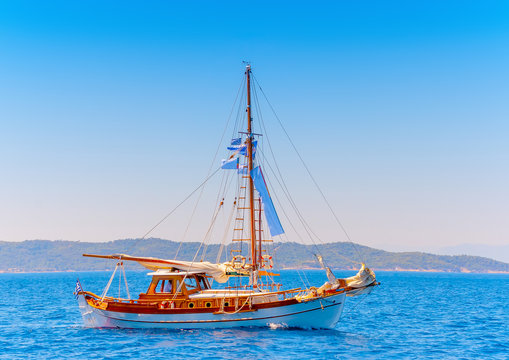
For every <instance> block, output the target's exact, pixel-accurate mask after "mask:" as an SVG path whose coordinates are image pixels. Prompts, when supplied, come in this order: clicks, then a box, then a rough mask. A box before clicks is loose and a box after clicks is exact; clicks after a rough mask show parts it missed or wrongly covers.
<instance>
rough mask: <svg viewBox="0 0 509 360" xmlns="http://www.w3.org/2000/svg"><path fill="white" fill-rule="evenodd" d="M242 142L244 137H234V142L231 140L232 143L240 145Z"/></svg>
mask: <svg viewBox="0 0 509 360" xmlns="http://www.w3.org/2000/svg"><path fill="white" fill-rule="evenodd" d="M241 143H242V138H235V139H232V142H231V144H232V145H240V144H241Z"/></svg>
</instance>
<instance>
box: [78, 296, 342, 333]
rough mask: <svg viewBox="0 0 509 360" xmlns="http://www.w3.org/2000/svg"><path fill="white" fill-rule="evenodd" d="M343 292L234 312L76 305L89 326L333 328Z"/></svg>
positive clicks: (338, 314) (339, 310) (80, 300)
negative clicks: (144, 310) (143, 311)
mask: <svg viewBox="0 0 509 360" xmlns="http://www.w3.org/2000/svg"><path fill="white" fill-rule="evenodd" d="M344 303H345V293H344V292H342V293H339V294H337V295H333V296H328V297H327V298H317V299H313V300H309V301H305V302H300V303H296V304H291V305H285V306H279V307H272V308H263V309H258V310H256V311H244V312H238V313H235V314H226V313H222V314H213V313H210V312H208V313H188V314H139V313H126V312H116V311H108V310H102V309H98V308H94V307H92V306H90V305H89V304H88V303H87V301H86V300H85V298H84V296H83V295H80V296H79V307H80V311H81V314H82V316H83V321H84V323H85V326H87V327H93V328H164V329H212V328H214V329H217V328H233V327H255V326H258V327H266V326H269V327H274V326H275V327H279V326H281V327H299V328H314V329H320V328H325V329H330V328H333V327H334V326H335V325H336V324H337V322H338V321H339V318H340V317H341V313H342V311H343V306H344Z"/></svg>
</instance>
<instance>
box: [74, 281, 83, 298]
mask: <svg viewBox="0 0 509 360" xmlns="http://www.w3.org/2000/svg"><path fill="white" fill-rule="evenodd" d="M82 291H83V289H82V288H81V284H80V279H78V280H76V287H75V288H74V292H73V294H74V297H75V298H76V299H77V298H78V294H79V293H80V292H82Z"/></svg>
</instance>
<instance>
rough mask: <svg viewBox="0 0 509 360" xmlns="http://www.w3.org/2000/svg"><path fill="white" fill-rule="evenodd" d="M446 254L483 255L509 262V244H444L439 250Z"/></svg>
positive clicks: (440, 252)
mask: <svg viewBox="0 0 509 360" xmlns="http://www.w3.org/2000/svg"><path fill="white" fill-rule="evenodd" d="M437 252H438V253H439V254H444V255H456V254H464V255H472V254H475V255H477V256H483V257H487V258H490V259H495V260H498V261H502V262H506V263H509V244H507V245H485V244H459V245H455V246H444V247H442V248H440V249H438V250H437Z"/></svg>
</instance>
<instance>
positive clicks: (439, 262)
mask: <svg viewBox="0 0 509 360" xmlns="http://www.w3.org/2000/svg"><path fill="white" fill-rule="evenodd" d="M199 246H200V244H199V243H183V244H182V246H181V248H180V249H179V256H178V258H179V259H182V260H192V258H193V256H194V254H195V252H196V250H197V249H198V248H199ZM219 247H220V246H219V245H218V244H211V245H209V246H208V247H206V248H203V247H202V248H201V250H200V256H199V257H198V259H200V258H201V257H202V254H203V255H204V259H205V260H207V261H213V262H215V261H216V257H217V253H218V251H219ZM273 247H274V249H273V253H274V254H275V255H276V256H275V258H276V259H277V262H276V263H275V266H276V267H278V268H318V264H317V262H316V260H315V259H314V256H313V254H314V253H316V252H320V253H321V254H322V255H324V258H325V260H326V261H327V264H328V265H329V266H331V267H333V268H336V269H357V268H358V264H356V263H353V262H351V261H350V260H348V259H355V260H360V261H364V262H365V263H366V264H367V265H368V266H369V267H371V268H373V269H375V270H411V271H446V272H509V264H507V263H503V262H500V261H496V260H492V259H488V258H484V257H479V256H467V255H460V256H448V255H433V254H427V253H420V252H400V253H396V252H388V251H383V250H378V249H373V248H370V247H367V246H362V245H356V244H353V243H348V242H340V243H328V244H323V245H318V246H317V247H315V246H312V245H302V244H297V243H274V244H273ZM178 248H179V243H177V242H173V241H170V240H163V239H154V238H152V239H144V240H140V239H125V240H116V241H110V242H106V243H87V242H79V241H49V240H27V241H23V242H4V241H2V242H0V271H1V272H20V271H22V272H30V271H34V272H35V271H70V270H76V271H78V270H79V271H85V270H108V269H111V268H112V266H113V264H112V262H111V261H108V260H101V259H92V258H85V257H82V254H83V253H93V254H116V253H124V254H130V255H137V256H153V257H160V258H166V259H172V258H174V256H175V253H176V251H177V249H178ZM224 254H229V248H226V249H224V250H223V257H222V259H221V261H224V259H225V258H224ZM130 267H131V268H134V267H139V265H137V264H132V265H130Z"/></svg>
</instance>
